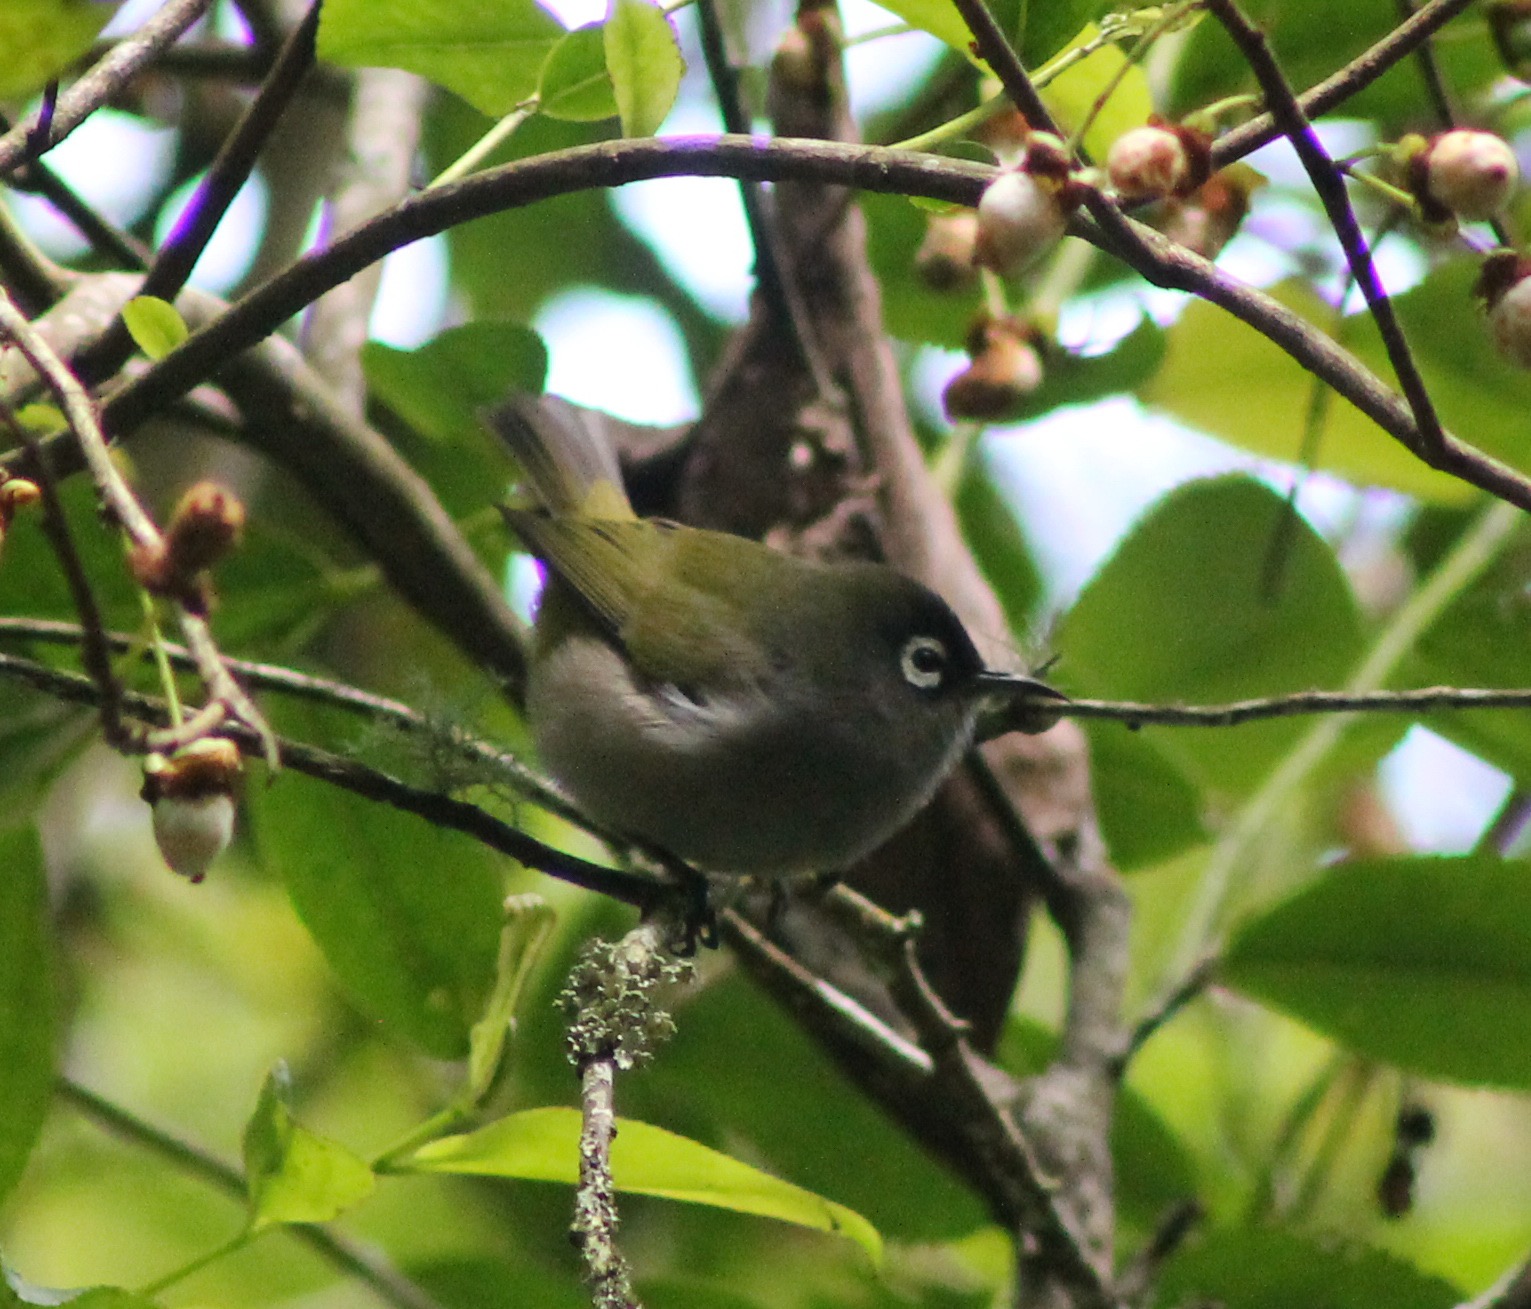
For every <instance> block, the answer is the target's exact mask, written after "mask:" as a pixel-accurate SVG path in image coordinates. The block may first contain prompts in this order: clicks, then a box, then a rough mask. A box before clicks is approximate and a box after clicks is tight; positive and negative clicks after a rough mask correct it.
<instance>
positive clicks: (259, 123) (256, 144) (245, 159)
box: [75, 0, 319, 382]
mask: <svg viewBox="0 0 1531 1309" xmlns="http://www.w3.org/2000/svg"><path fill="white" fill-rule="evenodd" d="M318 30H319V4H318V2H317V0H315V2H314V3H313V4H311V5H310V6H309V10H308V13H307V14H305V15H304V18H303V21H302V22H300V23H299V24H298V25H297V26H296V27H294V28H293V30H292V34H291V35H290V36H289V37H288V39H287V42H286V44H285V45H283V47H282V53H281V54H280V55H279V56H278V58H277V61H276V63H275V64H274V65H273V66H272V69H271V73H270V75H269V76H268V77H267V78H266V80H265V81H264V82H263V83H262V84H261V88H260V90H259V91H258V92H257V93H256V96H255V98H254V99H253V100H252V101H251V102H250V104H249V105H248V106H247V107H246V108H245V111H244V113H242V114H241V115H240V118H239V122H238V123H237V124H236V125H235V127H234V130H233V131H232V132H231V133H230V134H229V136H228V137H227V139H226V140H225V141H224V142H223V144H222V145H221V146H220V147H219V149H218V154H217V156H216V158H214V160H213V162H212V164H211V165H210V166H209V167H208V170H207V174H206V176H204V177H203V179H202V182H201V184H200V185H199V186H198V187H197V191H196V194H195V195H194V196H193V197H192V199H191V203H190V204H188V205H187V206H186V208H185V210H183V211H182V213H181V216H180V217H179V218H178V219H177V220H176V224H175V228H174V230H173V231H172V232H171V233H170V235H169V237H168V238H167V239H166V240H165V241H164V243H163V244H162V245H161V246H160V248H159V250H158V251H157V252H156V253H155V255H154V259H153V262H152V264H151V265H150V267H149V271H148V274H147V276H145V278H144V282H143V286H142V287H140V288H139V292H138V294H139V295H151V296H158V297H159V298H160V299H162V300H174V299H175V297H176V296H177V294H179V292H180V290H181V288H182V287H183V286H185V285H186V279H187V278H188V277H190V276H191V270H192V269H193V268H194V267H195V266H196V262H197V260H198V259H200V258H201V256H202V252H203V251H204V250H205V249H206V248H207V243H208V242H209V241H210V240H212V236H213V232H214V231H215V230H216V229H217V227H218V224H219V223H220V222H222V221H223V216H224V214H225V213H226V212H227V211H228V207H229V206H230V205H231V204H233V203H234V197H235V196H237V195H238V194H239V191H240V188H242V187H243V186H244V184H245V183H246V182H247V181H248V180H249V178H250V174H251V172H252V171H254V168H255V161H256V159H257V157H258V156H259V154H260V151H261V149H262V147H264V145H265V144H266V142H267V141H268V140H269V139H270V137H271V133H272V132H273V131H274V130H275V129H276V126H277V123H278V122H279V121H280V119H281V117H282V115H283V113H285V112H286V110H287V107H288V105H289V104H290V103H291V101H292V97H293V95H294V93H295V92H296V91H297V89H298V85H299V83H301V82H302V80H303V78H304V76H305V75H306V74H307V72H308V70H309V69H310V68H312V67H313V64H314V39H315V36H316V34H317V33H318ZM132 349H133V338H132V336H131V335H130V334H129V332H128V329H127V325H126V324H125V323H124V322H123V320H122V319H121V318H116V319H114V320H113V321H112V323H111V325H110V326H109V327H108V328H107V329H106V331H105V332H103V333H102V335H101V337H100V339H99V340H97V341H96V342H94V343H93V344H92V345H90V346H88V347H87V348H86V349H84V350H82V351H81V352H80V354H79V355H78V356H77V357H76V359H75V371H76V372H77V373H78V374H79V376H81V377H82V378H84V379H86V380H87V381H88V382H96V381H100V380H102V379H104V378H106V377H109V376H111V374H113V373H115V372H116V371H117V369H119V368H120V367H121V366H122V365H123V363H124V362H125V361H126V359H127V357H128V355H129V354H131V353H132Z"/></svg>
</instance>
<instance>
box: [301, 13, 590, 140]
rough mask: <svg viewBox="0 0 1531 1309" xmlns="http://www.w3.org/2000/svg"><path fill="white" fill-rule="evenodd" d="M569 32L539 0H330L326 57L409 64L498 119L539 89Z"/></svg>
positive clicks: (324, 26) (362, 63) (323, 23)
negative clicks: (554, 51)
mask: <svg viewBox="0 0 1531 1309" xmlns="http://www.w3.org/2000/svg"><path fill="white" fill-rule="evenodd" d="M562 36H563V29H562V28H561V27H559V25H558V23H557V22H555V21H554V20H553V18H551V17H550V16H549V15H548V13H547V11H546V10H544V9H543V8H542V7H541V6H540V5H538V4H537V3H536V0H500V2H499V3H496V4H493V5H485V4H483V3H481V2H480V0H325V5H324V10H323V12H322V14H321V15H320V19H319V55H320V58H322V59H328V60H331V61H332V62H334V63H337V64H345V65H346V66H348V67H352V68H357V67H366V66H369V65H371V66H381V67H384V68H406V69H408V70H409V71H411V72H414V73H419V74H420V76H422V77H425V78H428V79H430V80H431V81H433V82H436V83H438V84H440V85H441V86H444V87H446V88H447V89H448V90H449V91H455V92H456V93H457V94H458V95H460V96H462V98H463V99H464V100H466V101H467V102H468V103H469V104H471V105H472V106H473V107H474V108H475V109H478V110H479V111H480V112H482V113H485V114H488V115H489V116H490V117H491V118H498V117H499V116H500V115H502V114H505V113H508V112H509V111H510V110H511V109H513V108H514V107H515V106H516V105H518V104H519V103H521V101H523V100H525V99H526V98H527V97H528V96H530V95H531V94H532V93H533V92H534V91H536V89H537V82H538V79H539V77H540V76H541V72H542V65H543V62H544V61H545V60H546V59H547V57H548V52H549V51H550V50H552V48H553V46H554V45H556V44H557V43H558V41H559V40H560V39H561V38H562Z"/></svg>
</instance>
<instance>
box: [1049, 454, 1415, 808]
mask: <svg viewBox="0 0 1531 1309" xmlns="http://www.w3.org/2000/svg"><path fill="white" fill-rule="evenodd" d="M1289 521H1290V520H1288V519H1287V518H1286V509H1285V502H1284V501H1283V500H1282V498H1281V497H1279V496H1277V495H1276V494H1275V493H1274V492H1273V491H1271V490H1270V489H1269V488H1267V487H1265V486H1263V485H1261V484H1260V483H1258V482H1255V481H1253V480H1251V479H1249V478H1246V477H1242V476H1236V477H1220V478H1214V479H1210V480H1206V481H1200V482H1193V483H1190V484H1188V485H1185V486H1182V487H1181V488H1179V489H1178V490H1176V491H1174V492H1172V493H1171V494H1170V495H1168V496H1166V497H1165V498H1164V499H1163V500H1161V501H1160V502H1159V503H1158V504H1157V505H1155V506H1154V507H1153V508H1152V509H1151V510H1150V511H1149V513H1148V515H1147V517H1145V518H1144V519H1143V520H1142V521H1141V522H1140V523H1139V524H1138V525H1137V526H1136V527H1135V528H1134V529H1133V530H1132V531H1131V532H1130V533H1129V534H1128V535H1127V537H1126V538H1125V539H1124V540H1123V541H1122V543H1121V544H1120V545H1119V546H1118V547H1117V550H1116V553H1115V554H1113V555H1112V556H1111V558H1109V559H1108V560H1107V561H1106V562H1105V564H1104V565H1102V567H1101V569H1100V571H1099V572H1098V573H1097V574H1096V575H1095V577H1094V578H1092V579H1091V581H1090V582H1089V584H1088V585H1087V586H1086V587H1085V589H1084V591H1083V593H1082V594H1081V595H1080V597H1079V600H1078V602H1077V603H1076V604H1075V606H1074V608H1073V609H1072V610H1071V611H1070V612H1069V614H1068V615H1067V616H1066V617H1065V619H1064V621H1063V624H1062V627H1061V630H1060V632H1059V636H1058V649H1059V652H1060V655H1061V658H1060V661H1059V664H1058V670H1057V674H1056V677H1057V680H1058V681H1060V682H1061V683H1062V684H1063V685H1064V687H1065V688H1066V689H1071V690H1072V689H1077V690H1079V691H1082V692H1085V693H1087V694H1091V695H1099V696H1105V697H1111V698H1120V699H1128V700H1146V701H1162V702H1170V703H1174V702H1184V703H1192V704H1196V703H1208V704H1215V703H1219V702H1222V701H1227V700H1238V699H1242V698H1245V697H1247V696H1256V695H1275V694H1279V693H1281V692H1284V691H1295V690H1302V689H1307V688H1310V687H1335V686H1340V685H1343V683H1344V679H1345V677H1346V676H1347V675H1348V674H1349V673H1350V672H1351V670H1352V669H1353V668H1354V666H1355V664H1356V663H1357V662H1358V661H1359V659H1360V656H1361V652H1362V648H1363V646H1362V637H1361V627H1360V618H1359V615H1358V613H1357V611H1356V606H1355V601H1354V598H1353V597H1352V595H1351V593H1350V587H1349V584H1348V582H1347V581H1346V580H1345V575H1344V573H1343V572H1342V571H1341V569H1340V566H1339V564H1338V562H1337V561H1336V559H1335V557H1334V553H1333V551H1332V550H1331V549H1330V548H1329V546H1328V545H1326V544H1325V543H1324V541H1323V540H1321V539H1320V538H1319V537H1318V535H1317V534H1316V533H1315V532H1313V530H1312V529H1311V528H1310V527H1309V526H1308V525H1307V524H1306V523H1305V522H1303V521H1302V520H1301V519H1298V520H1296V521H1292V522H1291V523H1290V531H1289V534H1288V536H1287V537H1286V539H1285V545H1284V554H1283V556H1282V558H1283V562H1282V568H1281V572H1280V577H1281V579H1282V580H1281V585H1280V586H1279V588H1278V589H1277V591H1276V593H1275V594H1274V595H1272V594H1270V593H1269V583H1268V581H1267V574H1266V560H1267V559H1268V558H1269V557H1270V552H1271V549H1272V541H1273V538H1274V535H1275V533H1276V532H1277V531H1278V530H1285V529H1278V525H1280V524H1283V523H1287V522H1289ZM1306 727H1307V725H1306V724H1304V723H1302V722H1299V721H1296V720H1286V721H1279V722H1270V723H1253V724H1248V725H1245V726H1242V727H1237V728H1228V729H1218V730H1217V731H1195V730H1190V729H1155V728H1145V729H1144V732H1143V734H1144V737H1145V739H1147V740H1149V741H1151V742H1152V743H1153V745H1154V747H1155V748H1156V749H1157V750H1159V751H1160V752H1161V753H1162V755H1163V756H1164V758H1165V759H1166V760H1168V761H1169V762H1170V764H1171V765H1172V766H1173V768H1174V769H1175V770H1176V771H1178V772H1180V773H1181V774H1183V775H1184V776H1185V777H1187V778H1189V779H1190V780H1191V781H1192V782H1193V783H1195V784H1196V785H1197V786H1200V787H1204V788H1207V789H1208V790H1209V792H1210V793H1211V794H1213V795H1218V794H1223V795H1226V794H1229V793H1233V794H1238V793H1240V792H1242V791H1244V790H1247V789H1248V788H1250V787H1252V786H1254V785H1255V784H1256V783H1257V782H1258V781H1259V779H1260V778H1261V777H1263V776H1264V775H1265V773H1266V772H1267V771H1268V770H1269V768H1270V767H1271V766H1272V765H1273V764H1274V762H1275V761H1276V760H1277V759H1279V758H1280V757H1281V756H1282V755H1283V754H1284V753H1285V752H1286V751H1287V750H1288V749H1289V748H1290V747H1291V745H1292V743H1293V742H1294V741H1295V740H1296V739H1297V737H1298V736H1299V735H1300V734H1301V733H1302V732H1304V731H1305V730H1306ZM1384 727H1386V725H1384ZM1102 730H1103V731H1104V730H1106V729H1104V728H1103V729H1102ZM1116 730H1118V731H1123V730H1126V729H1124V728H1120V727H1117V728H1116ZM1386 730H1388V731H1390V732H1396V731H1399V730H1402V729H1401V728H1399V727H1398V726H1397V725H1394V726H1393V727H1391V728H1387V729H1386ZM1391 739H1392V737H1387V738H1386V740H1389V741H1390V740H1391ZM1384 748H1385V746H1384Z"/></svg>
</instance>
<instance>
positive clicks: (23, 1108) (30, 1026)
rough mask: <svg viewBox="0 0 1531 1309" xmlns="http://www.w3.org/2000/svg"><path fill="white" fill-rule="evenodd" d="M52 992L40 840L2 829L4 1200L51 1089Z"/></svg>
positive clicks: (0, 1124) (0, 1135) (0, 1181)
mask: <svg viewBox="0 0 1531 1309" xmlns="http://www.w3.org/2000/svg"><path fill="white" fill-rule="evenodd" d="M53 1023H54V995H53V964H52V949H51V945H50V935H49V926H48V895H47V884H46V882H45V880H44V876H43V856H42V846H41V843H40V842H39V840H38V837H37V832H36V830H35V829H34V828H32V827H30V826H27V827H12V828H9V829H6V830H0V1200H4V1199H5V1197H6V1196H7V1195H9V1194H10V1192H11V1190H12V1189H13V1188H14V1187H15V1185H16V1181H17V1179H18V1178H19V1177H20V1176H21V1173H22V1169H24V1168H25V1167H26V1163H27V1159H28V1157H29V1156H30V1155H31V1153H32V1147H33V1146H34V1145H35V1144H36V1143H37V1136H38V1133H39V1132H40V1131H41V1130H42V1125H43V1119H44V1117H45V1116H46V1114H47V1112H48V1103H49V1101H50V1099H51V1098H52V1095H53V1069H54V1049H53V1047H54V1035H53Z"/></svg>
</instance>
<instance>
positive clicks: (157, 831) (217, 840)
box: [140, 737, 240, 882]
mask: <svg viewBox="0 0 1531 1309" xmlns="http://www.w3.org/2000/svg"><path fill="white" fill-rule="evenodd" d="M239 774H240V759H239V749H238V747H237V746H235V745H234V743H233V742H232V741H227V740H224V739H223V738H222V737H204V738H202V739H201V740H199V741H193V742H192V743H191V744H190V745H188V746H185V747H184V748H182V749H181V750H178V751H177V752H176V753H175V754H174V755H171V756H170V757H169V758H166V757H165V756H163V755H150V756H149V757H148V759H146V760H145V761H144V784H143V789H142V791H141V792H140V794H141V795H142V796H143V798H144V799H145V800H146V801H147V802H148V803H149V805H150V806H151V807H152V808H153V811H154V840H155V842H156V844H157V845H158V846H159V850H160V854H161V855H163V856H164V859H165V862H166V863H167V864H168V865H169V866H170V868H171V870H172V871H173V872H177V873H179V874H181V876H183V877H187V878H190V879H191V880H192V881H193V882H200V881H201V880H202V878H203V877H204V876H205V875H206V873H207V869H208V867H209V865H210V864H211V863H212V862H213V860H214V859H216V858H217V857H218V856H219V855H220V854H222V853H223V851H224V850H226V849H227V848H228V845H229V842H230V840H232V839H233V835H234V792H235V788H236V785H237V782H238V780H239Z"/></svg>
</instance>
